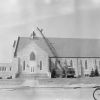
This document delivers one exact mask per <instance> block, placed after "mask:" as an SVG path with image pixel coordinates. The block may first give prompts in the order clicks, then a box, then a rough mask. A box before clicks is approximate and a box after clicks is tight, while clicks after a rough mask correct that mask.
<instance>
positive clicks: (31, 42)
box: [13, 37, 100, 78]
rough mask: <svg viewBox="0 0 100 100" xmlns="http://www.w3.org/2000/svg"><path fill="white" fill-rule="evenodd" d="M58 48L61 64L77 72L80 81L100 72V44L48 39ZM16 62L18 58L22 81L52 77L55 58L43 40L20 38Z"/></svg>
mask: <svg viewBox="0 0 100 100" xmlns="http://www.w3.org/2000/svg"><path fill="white" fill-rule="evenodd" d="M48 39H49V41H50V42H51V43H52V45H53V46H54V47H55V49H56V52H57V53H58V57H59V59H60V62H61V64H62V65H63V66H64V64H67V66H70V64H71V66H72V67H73V68H74V69H75V74H76V77H77V76H79V75H81V76H82V75H83V76H88V75H90V73H91V70H95V68H98V71H99V72H100V45H99V44H100V40H99V39H78V38H48ZM13 49H14V50H13V51H14V58H18V61H19V66H18V67H19V68H18V69H19V72H20V74H21V77H24V76H25V77H27V76H34V77H47V78H50V77H51V72H50V67H51V66H50V60H51V61H52V62H53V63H54V64H55V63H56V62H55V57H54V55H53V54H52V52H51V51H50V49H49V47H48V46H47V44H46V43H45V40H44V39H43V38H41V37H34V38H30V37H18V39H17V41H16V42H14V46H13Z"/></svg>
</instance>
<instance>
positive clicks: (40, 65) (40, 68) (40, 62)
mask: <svg viewBox="0 0 100 100" xmlns="http://www.w3.org/2000/svg"><path fill="white" fill-rule="evenodd" d="M40 70H42V61H40Z"/></svg>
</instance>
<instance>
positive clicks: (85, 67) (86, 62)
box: [85, 60, 87, 69]
mask: <svg viewBox="0 0 100 100" xmlns="http://www.w3.org/2000/svg"><path fill="white" fill-rule="evenodd" d="M85 69H87V60H85Z"/></svg>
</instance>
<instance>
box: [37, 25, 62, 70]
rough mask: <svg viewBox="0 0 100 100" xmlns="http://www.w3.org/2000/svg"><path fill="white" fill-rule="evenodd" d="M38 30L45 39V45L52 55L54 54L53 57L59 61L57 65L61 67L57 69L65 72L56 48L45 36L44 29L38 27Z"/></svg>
mask: <svg viewBox="0 0 100 100" xmlns="http://www.w3.org/2000/svg"><path fill="white" fill-rule="evenodd" d="M37 29H38V31H39V32H40V33H41V35H42V37H43V39H44V41H45V43H46V44H47V46H48V47H49V49H50V51H51V53H52V54H53V56H54V57H55V59H56V61H57V64H58V65H59V67H58V66H57V67H58V68H59V69H61V70H63V67H62V65H61V63H60V60H59V59H58V54H57V51H56V49H55V48H54V46H53V45H52V43H51V42H50V41H49V39H48V38H46V37H45V36H44V34H43V29H39V28H38V27H37Z"/></svg>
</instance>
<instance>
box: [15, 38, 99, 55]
mask: <svg viewBox="0 0 100 100" xmlns="http://www.w3.org/2000/svg"><path fill="white" fill-rule="evenodd" d="M48 39H49V40H50V42H51V43H52V44H53V46H54V47H55V49H56V51H57V53H58V56H59V57H100V39H79V38H48ZM32 42H35V43H36V44H37V45H38V46H39V47H40V48H42V49H43V50H45V51H46V52H47V53H48V54H49V56H50V57H53V55H52V53H51V51H50V49H49V48H48V46H47V45H46V43H45V41H44V39H43V38H34V39H32V38H29V37H20V39H19V41H18V46H17V47H16V50H15V51H16V52H15V54H17V52H19V51H20V50H22V49H24V48H25V47H26V46H27V45H28V44H30V43H32Z"/></svg>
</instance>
